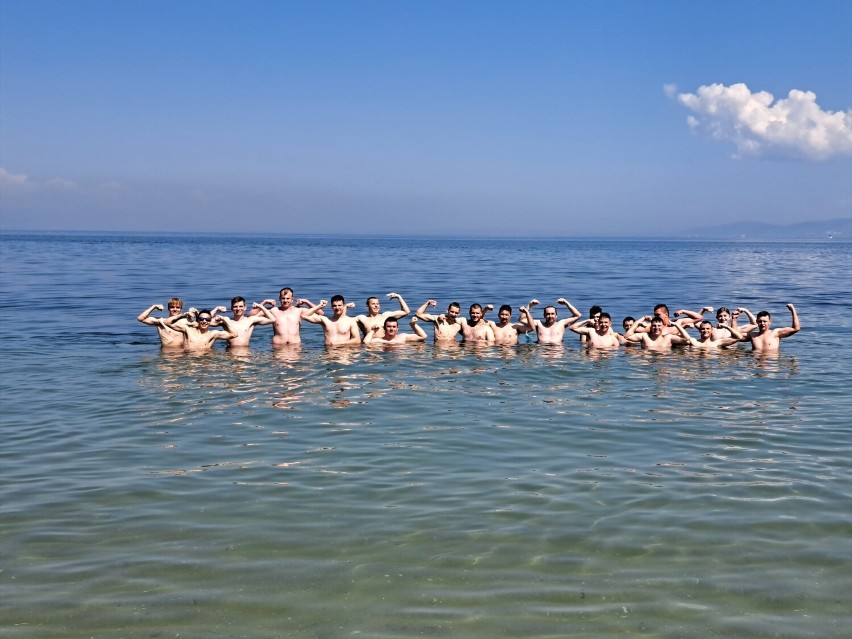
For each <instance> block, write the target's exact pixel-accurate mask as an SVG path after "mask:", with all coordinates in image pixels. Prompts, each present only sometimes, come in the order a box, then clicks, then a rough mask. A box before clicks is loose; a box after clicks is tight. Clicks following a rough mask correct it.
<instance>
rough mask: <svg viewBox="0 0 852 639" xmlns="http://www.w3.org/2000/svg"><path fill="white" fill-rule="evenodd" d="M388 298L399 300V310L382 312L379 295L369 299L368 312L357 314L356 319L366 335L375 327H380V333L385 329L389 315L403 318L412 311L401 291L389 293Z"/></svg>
mask: <svg viewBox="0 0 852 639" xmlns="http://www.w3.org/2000/svg"><path fill="white" fill-rule="evenodd" d="M387 298H388V299H390V300H397V301H398V302H399V310H398V311H385V312H384V313H382V312H381V311H382V308H381V304H380V303H379V299H378V298H377V297H371V298H369V299H368V300H367V314H366V315H356V316H355V320H356V321H357V322H358V325H359V326H360V327H361V330H362V331H363V332H364V336H365V337H366V335H367V333H369V332H371V331H372V330H373V329H374V328H378V329H379V333H380V334H381V332H382V330H384V325H385V320H386V319H388V318H389V317H393V318H396V319H401V318H403V317H405V316H406V315H408V314H409V313H410V312H411V309H409V308H408V304H406V303H405V300H404V299H402V296H401V295H400V294H399V293H388V294H387Z"/></svg>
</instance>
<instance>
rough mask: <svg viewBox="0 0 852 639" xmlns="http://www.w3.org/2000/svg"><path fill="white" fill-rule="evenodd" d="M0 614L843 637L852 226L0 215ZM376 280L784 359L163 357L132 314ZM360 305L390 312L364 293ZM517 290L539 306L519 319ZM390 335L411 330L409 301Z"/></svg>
mask: <svg viewBox="0 0 852 639" xmlns="http://www.w3.org/2000/svg"><path fill="white" fill-rule="evenodd" d="M0 250H2V304H3V307H4V309H5V311H6V313H5V319H6V321H4V322H2V323H0V344H2V356H3V362H4V363H3V374H2V380H1V381H2V388H0V390H2V416H0V424H2V444H0V497H2V500H0V636H3V637H14V638H39V639H42V638H51V637H109V638H112V637H199V638H202V637H262V638H265V637H297V638H300V637H353V636H358V637H419V636H436V637H465V638H493V637H589V638H595V639H598V638H600V637H620V636H628V635H629V636H638V637H710V636H718V637H814V638H826V637H838V638H839V637H848V636H849V628H850V627H852V595H850V592H852V507H850V506H852V445H851V444H850V433H852V429H850V425H849V422H850V414H852V399H851V398H850V397H852V395H851V394H850V390H849V388H850V387H849V380H850V377H852V356H850V347H849V344H850V339H852V303H850V302H851V301H852V290H850V289H852V277H850V264H852V244H849V243H718V242H662V241H635V242H634V241H560V240H552V241H548V240H539V241H520V240H519V241H505V240H504V241H498V240H446V239H433V240H431V239H357V238H327V237H326V238H316V237H314V238H311V237H303V238H285V237H246V236H237V237H227V236H205V237H193V236H159V237H158V236H117V235H33V236H28V235H21V234H17V235H12V234H5V235H2V236H0ZM284 285H289V286H292V287H293V288H294V289H295V291H296V295H297V296H300V297H309V298H311V299H313V300H315V301H316V300H318V299H320V298H329V297H330V296H331V295H333V294H335V293H342V294H343V295H345V296H346V297H347V299H351V300H353V301H355V302H356V303H357V305H358V306H357V309H356V310H357V312H362V311H363V303H364V302H363V300H364V299H365V298H366V297H367V296H368V295H372V294H379V295H381V296H383V295H384V294H385V293H388V292H390V291H396V292H399V293H400V294H402V295H403V296H404V297H405V298H406V300H407V301H408V303H409V305H410V306H411V307H412V309H414V308H416V307H417V306H419V305H420V304H421V303H422V302H423V301H425V300H426V299H427V298H430V297H434V298H436V299H437V300H438V302H439V304H440V308H445V307H446V305H447V303H449V302H450V301H452V300H458V301H460V302H461V303H462V306H463V308H466V306H467V305H469V304H470V303H472V302H474V301H478V302H481V303H493V304H495V305H499V304H502V303H509V304H512V306H513V307H515V308H517V306H518V305H519V304H522V303H525V302H527V301H528V300H529V299H530V298H531V297H538V298H539V299H540V300H542V302H551V303H552V302H553V301H555V300H556V298H558V297H562V296H565V297H567V298H568V299H569V300H570V301H572V302H573V303H574V304H575V305H576V306H577V307H578V308H580V309H581V310H585V309H588V307H589V306H590V305H592V304H595V303H600V304H601V305H602V306H603V307H604V309H605V310H607V311H609V312H610V313H611V314H612V315H613V318H614V319H615V320H616V322H619V321H620V319H621V317H623V316H624V315H627V314H631V315H639V314H642V313H648V312H650V310H651V308H652V306H653V305H654V304H655V303H657V302H659V301H664V302H667V303H669V305H670V306H671V307H672V309H673V310H674V309H676V308H681V307H686V308H690V309H697V308H699V307H701V306H702V305H705V304H707V305H712V306H722V305H725V306H729V307H734V306H740V305H743V306H747V307H749V308H750V309H751V310H753V311H755V312H756V311H758V310H761V309H764V308H765V309H767V310H770V311H771V312H772V313H773V318H774V325H775V326H785V325H789V313H788V311H787V309H786V308H785V305H786V303H787V302H793V303H795V304H796V306H797V308H798V309H799V312H800V315H801V319H802V324H803V329H802V331H801V332H800V333H799V334H797V335H795V336H793V337H792V338H790V339H787V340H784V342H783V343H782V351H781V353H780V354H779V355H776V356H770V357H760V356H755V355H753V354H752V353H750V352H749V351H748V350H747V349H745V348H740V349H738V350H733V351H729V352H723V353H719V354H711V355H706V354H705V355H696V354H694V353H689V352H676V353H673V354H670V355H651V354H647V353H642V352H641V351H638V350H634V349H621V350H620V351H619V352H616V353H605V354H593V353H587V352H584V351H583V350H581V349H580V348H579V346H578V344H577V341H576V340H575V338H574V336H569V337H566V341H565V345H564V347H563V348H545V347H538V346H536V345H530V344H522V345H520V346H518V347H512V348H499V347H493V348H478V349H471V348H463V347H460V348H436V347H434V346H433V345H432V344H431V343H427V344H424V345H419V346H412V347H410V348H406V349H397V350H393V351H384V350H380V349H379V350H376V349H373V350H368V349H360V348H354V349H331V350H326V349H325V348H324V347H323V346H322V341H321V335H320V330H319V329H318V327H315V326H311V325H305V326H303V329H302V334H303V337H304V339H305V342H304V344H303V345H302V346H301V348H298V349H288V350H283V351H273V350H272V349H271V348H270V346H269V337H270V330H269V329H268V328H266V327H262V328H259V329H257V331H256V332H255V337H254V342H253V347H252V350H251V351H250V352H247V353H239V354H232V353H227V352H225V351H223V350H221V349H219V348H217V349H216V350H215V351H214V352H211V353H206V354H201V355H186V354H165V353H161V352H160V349H159V345H158V341H157V338H156V334H155V331H154V330H153V329H151V328H149V327H146V326H143V325H142V324H140V323H138V322H137V321H136V319H135V318H136V315H137V314H139V313H140V312H141V311H142V310H143V309H145V308H147V307H148V306H149V305H151V304H153V303H163V304H164V303H165V301H166V300H167V299H168V298H169V297H171V296H172V295H178V296H181V297H183V298H184V299H185V300H186V302H187V304H189V305H193V306H196V307H198V308H201V307H204V306H207V307H209V306H214V305H218V304H222V305H226V306H227V305H228V300H229V299H230V298H231V297H232V296H234V295H242V296H244V297H245V298H246V299H247V300H249V302H252V301H257V300H261V299H264V298H268V297H276V295H277V291H278V289H279V288H280V287H281V286H284ZM382 299H383V300H384V303H383V306H384V307H385V308H388V307H394V306H395V303H393V302H392V303H387V301H386V300H385V298H384V297H382ZM537 315H538V314H537ZM403 326H404V328H405V329H406V330H407V325H406V324H405V323H403Z"/></svg>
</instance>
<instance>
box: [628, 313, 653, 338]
mask: <svg viewBox="0 0 852 639" xmlns="http://www.w3.org/2000/svg"><path fill="white" fill-rule="evenodd" d="M650 321H651V316H650V315H645V316H644V317H640V318H639V319H638V320H636V321H635V322H633V326H631V327H630V328H628V329H627V332H626V333H625V334H624V339H626V340H627V341H628V342H641V341H642V337H643V336H642V335H636V331H637V330H639V328H640V327H644V325H645V322H650Z"/></svg>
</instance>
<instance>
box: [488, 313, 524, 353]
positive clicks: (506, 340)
mask: <svg viewBox="0 0 852 639" xmlns="http://www.w3.org/2000/svg"><path fill="white" fill-rule="evenodd" d="M486 308H487V307H486ZM497 319H498V320H499V321H497V322H493V321H489V322H488V323H489V324H490V325H491V330H492V331H494V343H495V344H502V345H508V346H513V345H515V344H517V343H518V337H519V336H520V335H521V334H523V333H529V332H530V331H531V330H532V329H531V328H530V327H529V326H527V325H526V324H524V323H523V322H517V323H514V324H513V323H512V307H511V306H509V305H508V304H503V306H501V307H500V310H499V311H497Z"/></svg>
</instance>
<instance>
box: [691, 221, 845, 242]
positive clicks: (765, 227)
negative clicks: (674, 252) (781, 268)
mask: <svg viewBox="0 0 852 639" xmlns="http://www.w3.org/2000/svg"><path fill="white" fill-rule="evenodd" d="M680 236H681V237H684V238H696V239H720V240H852V217H841V218H835V219H833V220H821V221H817V222H800V223H798V224H766V223H763V222H737V223H736V224H722V225H720V226H704V227H700V228H694V229H690V230H688V231H685V232H684V233H681V234H680Z"/></svg>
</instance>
